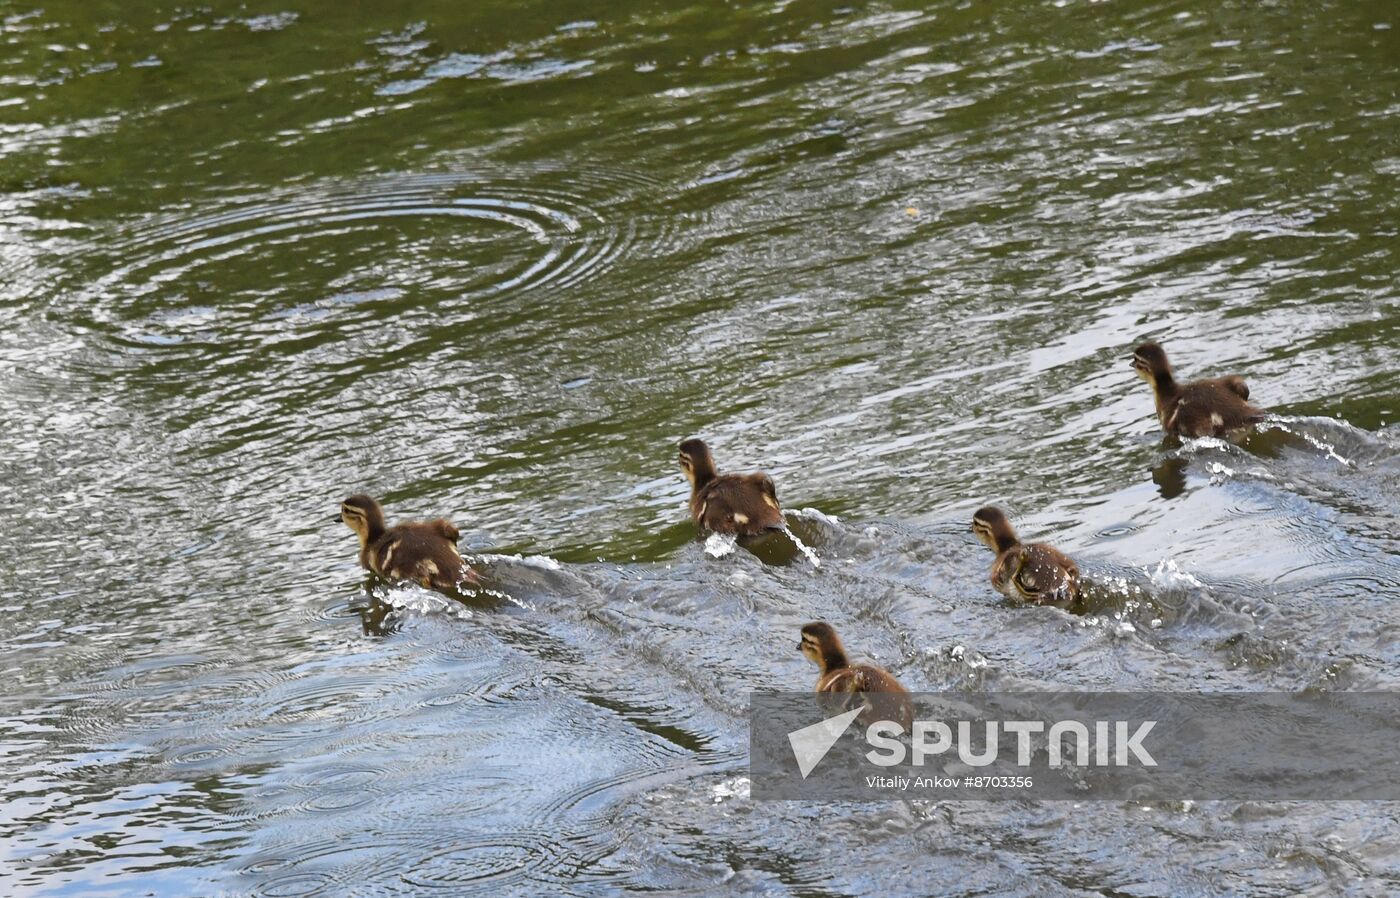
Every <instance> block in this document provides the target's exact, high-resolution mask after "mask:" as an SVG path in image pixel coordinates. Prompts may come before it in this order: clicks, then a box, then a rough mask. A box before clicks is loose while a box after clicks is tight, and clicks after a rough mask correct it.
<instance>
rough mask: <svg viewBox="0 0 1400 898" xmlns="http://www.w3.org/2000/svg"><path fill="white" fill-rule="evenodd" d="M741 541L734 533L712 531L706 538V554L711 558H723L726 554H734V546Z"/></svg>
mask: <svg viewBox="0 0 1400 898" xmlns="http://www.w3.org/2000/svg"><path fill="white" fill-rule="evenodd" d="M738 544H739V541H738V540H737V539H735V538H734V534H732V533H711V534H710V535H709V537H708V538H706V540H705V554H706V555H709V556H710V557H711V558H723V557H725V556H726V555H733V554H734V548H735V547H736V546H737V545H738Z"/></svg>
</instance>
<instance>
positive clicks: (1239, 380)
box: [1220, 374, 1249, 399]
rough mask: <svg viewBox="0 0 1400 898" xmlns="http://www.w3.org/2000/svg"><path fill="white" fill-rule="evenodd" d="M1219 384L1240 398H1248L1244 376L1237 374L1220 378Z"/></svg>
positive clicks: (1247, 387) (1247, 388)
mask: <svg viewBox="0 0 1400 898" xmlns="http://www.w3.org/2000/svg"><path fill="white" fill-rule="evenodd" d="M1220 385H1221V386H1223V387H1224V388H1225V389H1227V390H1229V391H1230V392H1231V393H1234V394H1235V395H1236V396H1238V397H1240V398H1241V399H1248V398H1249V384H1247V383H1245V382H1244V378H1243V377H1240V376H1239V375H1238V374H1231V375H1230V376H1229V377H1222V378H1220Z"/></svg>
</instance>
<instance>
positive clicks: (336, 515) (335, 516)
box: [331, 511, 345, 524]
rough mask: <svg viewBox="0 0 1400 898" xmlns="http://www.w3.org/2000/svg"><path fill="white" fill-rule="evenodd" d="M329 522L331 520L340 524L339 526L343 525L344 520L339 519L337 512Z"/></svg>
mask: <svg viewBox="0 0 1400 898" xmlns="http://www.w3.org/2000/svg"><path fill="white" fill-rule="evenodd" d="M331 520H332V521H336V522H338V523H341V524H344V523H345V518H343V517H341V515H340V512H338V511H337V512H336V513H335V514H334V515H332V516H331Z"/></svg>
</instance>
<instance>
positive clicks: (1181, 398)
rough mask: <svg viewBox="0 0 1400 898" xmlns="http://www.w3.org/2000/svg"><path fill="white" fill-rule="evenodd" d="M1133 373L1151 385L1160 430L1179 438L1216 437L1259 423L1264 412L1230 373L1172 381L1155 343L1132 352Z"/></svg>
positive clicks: (1163, 357)
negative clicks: (1250, 401)
mask: <svg viewBox="0 0 1400 898" xmlns="http://www.w3.org/2000/svg"><path fill="white" fill-rule="evenodd" d="M1133 370H1135V371H1137V373H1138V377H1141V378H1142V379H1143V380H1145V381H1147V382H1148V384H1150V385H1151V386H1152V396H1153V399H1154V400H1155V401H1156V405H1157V420H1158V421H1160V422H1161V423H1162V429H1163V430H1164V431H1166V432H1167V433H1174V434H1176V435H1177V436H1183V437H1220V436H1225V435H1226V434H1228V433H1231V432H1234V431H1238V430H1243V429H1244V428H1246V427H1248V426H1249V425H1251V424H1255V423H1257V422H1259V421H1261V420H1263V417H1264V412H1263V410H1262V409H1259V408H1256V407H1255V406H1253V405H1250V403H1249V387H1248V386H1247V385H1246V384H1245V382H1244V379H1243V378H1241V377H1239V376H1237V375H1234V374H1231V375H1229V376H1227V377H1215V378H1210V379H1207V380H1197V381H1193V382H1191V383H1188V384H1180V383H1177V382H1176V378H1175V377H1173V375H1172V366H1171V363H1170V362H1168V361H1167V354H1166V352H1164V351H1163V350H1162V347H1160V346H1158V345H1157V344H1156V343H1144V344H1142V345H1141V346H1139V347H1138V348H1137V349H1135V350H1133Z"/></svg>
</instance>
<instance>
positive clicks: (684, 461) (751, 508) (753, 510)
mask: <svg viewBox="0 0 1400 898" xmlns="http://www.w3.org/2000/svg"><path fill="white" fill-rule="evenodd" d="M680 463H681V470H682V471H684V472H685V476H686V479H687V480H689V481H690V516H691V518H693V519H694V521H695V523H696V525H697V526H699V527H700V528H701V529H702V530H712V531H714V532H715V533H733V534H736V535H738V536H757V535H758V534H760V533H765V532H767V531H769V530H781V529H783V527H784V521H783V510H782V507H781V506H779V505H778V490H777V487H775V486H774V485H773V478H771V477H769V476H768V475H767V474H721V473H719V472H718V471H716V470H715V460H714V457H713V456H711V455H710V447H708V446H706V445H705V443H704V442H703V441H701V440H686V441H685V442H684V443H681V447H680Z"/></svg>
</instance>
